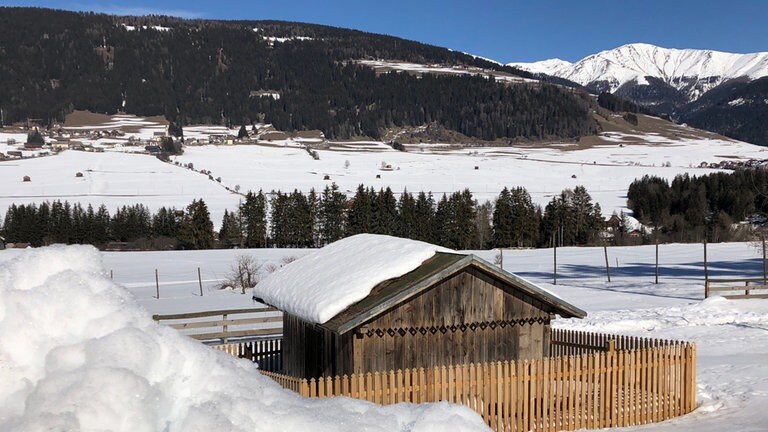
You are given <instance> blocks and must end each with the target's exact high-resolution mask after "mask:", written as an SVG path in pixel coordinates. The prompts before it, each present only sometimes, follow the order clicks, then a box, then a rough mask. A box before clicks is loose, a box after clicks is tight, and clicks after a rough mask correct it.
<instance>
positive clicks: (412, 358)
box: [283, 250, 586, 378]
mask: <svg viewBox="0 0 768 432" xmlns="http://www.w3.org/2000/svg"><path fill="white" fill-rule="evenodd" d="M321 251H322V250H321ZM286 270H288V269H286ZM555 315H560V316H563V317H580V318H581V317H584V316H586V313H585V312H584V311H582V310H581V309H579V308H577V307H575V306H573V305H570V304H568V303H567V302H565V301H563V300H562V299H560V298H559V297H557V296H555V295H553V294H551V293H550V292H548V291H546V290H544V289H542V288H539V287H537V286H536V285H534V284H532V283H531V282H529V281H526V280H525V279H522V278H520V277H518V276H515V275H513V274H511V273H508V272H505V271H503V270H501V269H499V268H498V267H496V266H494V265H492V264H490V263H488V262H487V261H484V260H482V259H480V258H478V257H476V256H474V255H462V254H457V253H446V252H437V253H435V254H434V255H433V256H432V257H431V258H429V259H427V260H425V261H423V262H422V263H421V264H420V265H419V266H418V267H417V268H415V269H414V270H411V271H409V272H407V273H404V274H402V275H400V276H398V277H395V278H390V279H387V280H384V281H381V282H379V283H378V284H376V285H375V286H374V288H373V289H372V290H371V291H370V293H369V294H368V295H367V296H366V297H365V298H363V299H361V300H359V301H357V302H355V303H353V304H351V305H349V306H348V307H346V308H345V309H344V310H342V311H341V312H340V313H337V314H336V315H335V316H333V317H332V318H330V319H328V320H327V321H324V322H322V323H316V322H311V321H309V320H307V319H305V318H302V317H300V316H297V315H296V314H293V313H291V312H284V318H283V336H284V342H283V372H284V373H285V374H288V375H291V376H296V377H304V378H313V377H319V376H329V375H342V374H351V373H361V372H375V371H387V370H393V369H405V368H414V367H430V366H439V365H449V364H463V363H471V362H474V363H477V362H490V361H498V360H513V359H536V358H542V357H546V356H548V355H549V344H550V323H551V320H552V319H553V318H554V317H555Z"/></svg>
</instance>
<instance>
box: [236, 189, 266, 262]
mask: <svg viewBox="0 0 768 432" xmlns="http://www.w3.org/2000/svg"><path fill="white" fill-rule="evenodd" d="M239 216H240V217H239V219H240V221H239V223H240V229H241V230H242V232H243V235H242V237H243V240H244V244H242V245H241V246H245V247H248V248H255V247H266V246H267V245H266V239H267V199H266V197H265V196H264V192H262V191H261V190H259V193H258V194H254V193H253V192H250V191H249V192H248V193H247V194H246V195H245V201H244V202H243V203H241V204H240V211H239Z"/></svg>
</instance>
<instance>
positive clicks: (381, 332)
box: [357, 317, 550, 338]
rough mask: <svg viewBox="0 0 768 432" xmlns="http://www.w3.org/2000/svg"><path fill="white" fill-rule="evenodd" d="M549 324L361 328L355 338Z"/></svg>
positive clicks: (507, 322) (500, 322) (532, 321)
mask: <svg viewBox="0 0 768 432" xmlns="http://www.w3.org/2000/svg"><path fill="white" fill-rule="evenodd" d="M549 323H550V317H530V318H517V319H511V320H496V321H483V322H473V323H461V324H459V325H455V324H453V325H450V326H440V327H434V326H433V327H398V328H389V329H369V328H363V327H361V328H360V329H358V331H357V336H358V337H359V338H361V337H363V336H368V337H373V336H378V337H384V336H385V335H387V336H395V335H399V336H405V335H406V334H407V333H410V334H411V336H415V335H416V334H417V333H419V334H421V335H422V336H424V335H426V334H427V333H429V334H435V333H437V332H440V333H441V334H445V333H447V332H449V331H450V332H451V333H456V332H457V331H461V332H465V331H467V330H471V331H473V332H474V331H477V330H478V329H480V330H485V329H491V330H496V329H497V328H502V329H503V328H506V327H507V326H509V327H514V326H516V325H519V326H521V327H522V326H525V325H526V324H527V325H533V324H549Z"/></svg>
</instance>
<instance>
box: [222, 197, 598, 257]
mask: <svg viewBox="0 0 768 432" xmlns="http://www.w3.org/2000/svg"><path fill="white" fill-rule="evenodd" d="M267 226H268V227H269V229H268V230H267ZM251 227H255V229H251ZM603 227H604V221H603V218H602V216H601V214H600V206H599V204H596V203H595V204H593V203H592V198H591V197H590V195H589V193H588V192H587V190H586V189H585V188H584V187H583V186H579V187H576V188H575V189H573V190H570V189H566V190H564V191H563V192H562V193H561V194H560V195H558V196H556V197H554V198H553V199H552V201H551V202H550V203H549V204H548V205H547V207H546V209H545V210H544V211H542V209H541V208H540V207H538V206H536V205H534V204H533V202H532V200H531V196H530V194H528V192H527V191H526V190H525V189H524V188H522V187H518V188H513V189H512V190H509V189H507V188H504V189H503V190H502V191H501V193H500V194H499V196H498V198H497V199H496V200H495V203H490V202H486V203H483V204H480V203H478V202H477V201H476V200H475V199H474V198H473V197H472V193H471V192H470V191H469V190H467V189H465V190H464V191H460V192H454V193H451V194H444V195H443V196H442V197H441V198H440V199H438V200H436V199H435V197H434V196H433V195H432V194H431V193H429V192H419V193H418V194H415V195H414V194H412V193H410V192H408V191H404V192H403V193H401V194H400V196H399V197H396V196H395V194H394V193H393V192H392V190H391V189H390V188H386V189H380V190H379V191H376V190H375V189H373V188H371V187H365V186H364V185H360V186H358V188H357V190H356V191H355V194H354V196H352V197H351V198H347V196H346V195H345V194H344V193H342V192H340V191H339V188H338V186H336V184H332V185H330V186H326V187H325V189H324V190H323V191H322V193H320V194H318V193H316V192H315V191H314V190H310V191H309V193H306V194H305V193H302V192H300V191H298V190H294V191H293V192H290V193H283V192H279V191H278V192H272V193H271V194H270V197H269V198H267V197H266V196H265V194H264V193H263V192H261V191H260V192H259V193H258V194H254V193H248V195H246V199H245V202H244V203H243V204H242V205H241V206H240V208H239V209H238V210H237V211H235V212H228V211H226V212H225V215H224V219H223V220H222V229H221V232H220V234H219V238H220V240H221V242H222V246H223V247H233V246H241V247H264V246H270V247H322V246H324V245H326V244H328V243H332V242H334V241H336V240H339V239H341V238H344V237H347V236H350V235H355V234H361V233H372V234H384V235H392V236H397V237H404V238H410V239H413V240H420V241H424V242H428V243H433V244H437V245H441V246H445V247H449V248H452V249H484V248H489V247H537V246H549V245H552V244H560V245H585V244H592V243H594V242H595V241H597V239H598V233H599V231H600V230H601V229H603ZM252 231H253V232H256V234H249V232H252ZM249 239H250V240H249Z"/></svg>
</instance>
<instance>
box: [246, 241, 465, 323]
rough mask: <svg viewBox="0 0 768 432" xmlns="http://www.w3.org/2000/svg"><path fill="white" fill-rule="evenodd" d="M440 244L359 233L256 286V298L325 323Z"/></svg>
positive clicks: (405, 271)
mask: <svg viewBox="0 0 768 432" xmlns="http://www.w3.org/2000/svg"><path fill="white" fill-rule="evenodd" d="M435 252H454V251H452V250H450V249H446V248H443V247H440V246H435V245H432V244H429V243H424V242H420V241H414V240H407V239H402V238H398V237H390V236H385V235H376V234H358V235H355V236H352V237H347V238H345V239H343V240H339V241H337V242H335V243H331V244H330V245H328V246H326V247H324V248H322V249H320V250H318V251H316V252H314V253H311V254H309V255H306V256H304V257H302V258H300V259H298V260H296V261H294V262H292V263H290V264H288V265H286V266H285V267H283V268H281V269H280V270H278V271H276V272H275V273H273V274H272V275H270V276H269V277H267V278H266V279H265V280H263V281H261V282H260V283H259V284H258V285H257V286H256V287H255V288H254V289H253V291H254V294H255V296H256V297H258V298H261V299H263V300H264V301H265V302H266V303H268V304H270V305H272V306H275V307H277V308H279V309H281V310H284V311H287V312H289V313H291V314H293V315H296V316H298V317H300V318H302V319H304V320H306V321H308V322H312V323H318V324H319V323H324V322H326V321H328V320H329V319H331V318H333V317H334V316H336V315H337V314H338V313H339V312H341V311H343V310H344V309H346V308H347V307H349V306H350V305H352V304H354V303H355V302H357V301H359V300H362V299H363V298H365V297H366V296H367V295H368V294H369V293H370V292H371V290H372V289H373V288H374V287H375V286H376V285H378V284H379V283H381V282H384V281H385V280H388V279H392V278H396V277H400V276H402V275H404V274H406V273H408V272H410V271H411V270H414V269H416V268H417V267H418V266H419V265H421V263H423V262H424V261H426V260H428V259H429V258H431V257H432V256H434V255H435Z"/></svg>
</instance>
